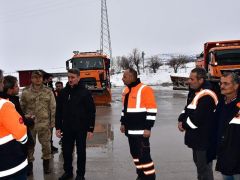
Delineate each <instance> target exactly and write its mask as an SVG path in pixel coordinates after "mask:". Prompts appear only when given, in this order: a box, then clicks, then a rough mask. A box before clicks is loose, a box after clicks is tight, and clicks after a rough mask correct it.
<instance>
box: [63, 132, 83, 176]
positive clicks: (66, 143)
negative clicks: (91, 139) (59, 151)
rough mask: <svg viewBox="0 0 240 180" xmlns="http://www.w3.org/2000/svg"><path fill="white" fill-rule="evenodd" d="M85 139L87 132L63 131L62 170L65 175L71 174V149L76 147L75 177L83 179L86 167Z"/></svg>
mask: <svg viewBox="0 0 240 180" xmlns="http://www.w3.org/2000/svg"><path fill="white" fill-rule="evenodd" d="M86 138H87V131H78V132H74V131H63V139H62V148H63V159H64V164H63V169H64V171H65V172H66V173H72V171H73V166H72V161H73V149H74V145H75V142H76V147H77V175H79V176H82V177H84V175H85V166H86Z"/></svg>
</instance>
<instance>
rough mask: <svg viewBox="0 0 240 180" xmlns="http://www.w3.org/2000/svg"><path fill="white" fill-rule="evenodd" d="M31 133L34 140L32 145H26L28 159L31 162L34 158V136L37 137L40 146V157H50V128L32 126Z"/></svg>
mask: <svg viewBox="0 0 240 180" xmlns="http://www.w3.org/2000/svg"><path fill="white" fill-rule="evenodd" d="M31 133H32V136H33V140H34V146H29V147H28V161H29V162H33V161H34V160H35V158H34V149H35V145H36V138H37V137H38V140H39V142H40V144H41V146H42V159H51V158H52V154H51V142H50V139H51V130H50V129H49V127H37V128H35V127H34V128H32V129H31Z"/></svg>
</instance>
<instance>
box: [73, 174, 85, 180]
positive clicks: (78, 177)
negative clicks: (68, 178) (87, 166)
mask: <svg viewBox="0 0 240 180" xmlns="http://www.w3.org/2000/svg"><path fill="white" fill-rule="evenodd" d="M75 180H85V177H84V176H79V175H77V177H76V179H75Z"/></svg>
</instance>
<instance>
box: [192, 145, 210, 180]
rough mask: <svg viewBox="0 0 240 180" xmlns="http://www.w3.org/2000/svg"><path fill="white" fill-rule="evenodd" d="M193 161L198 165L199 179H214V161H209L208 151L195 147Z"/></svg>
mask: <svg viewBox="0 0 240 180" xmlns="http://www.w3.org/2000/svg"><path fill="white" fill-rule="evenodd" d="M193 161H194V163H195V165H196V167H197V174H198V180H213V179H214V178H213V171H212V163H211V162H210V163H208V162H207V152H206V151H204V150H203V151H200V150H194V149H193Z"/></svg>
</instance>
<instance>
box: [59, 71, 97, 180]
mask: <svg viewBox="0 0 240 180" xmlns="http://www.w3.org/2000/svg"><path fill="white" fill-rule="evenodd" d="M79 80H80V73H79V70H78V69H70V70H68V84H67V85H66V87H65V88H64V89H63V90H62V91H61V93H60V94H59V96H58V98H57V110H56V135H57V137H59V138H60V137H61V136H62V135H63V142H62V146H63V159H64V167H63V168H64V171H65V173H64V174H63V175H62V176H61V177H60V178H59V180H64V179H68V178H71V177H72V176H73V172H72V171H73V167H72V160H73V159H72V153H73V148H74V144H75V141H76V146H77V177H76V180H84V179H85V178H84V175H85V165H86V138H87V137H88V138H90V139H91V138H92V137H93V130H94V125H95V111H96V110H95V104H94V102H93V98H92V95H91V93H90V92H89V91H88V90H87V89H86V88H85V87H84V86H82V85H81V84H80V83H79ZM62 133H63V134H62Z"/></svg>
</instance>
